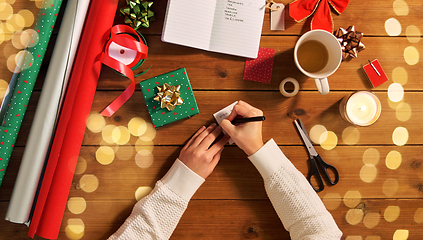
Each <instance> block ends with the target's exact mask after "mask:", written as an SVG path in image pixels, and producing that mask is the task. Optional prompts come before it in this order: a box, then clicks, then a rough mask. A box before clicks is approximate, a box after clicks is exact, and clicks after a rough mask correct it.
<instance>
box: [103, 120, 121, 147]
mask: <svg viewBox="0 0 423 240" xmlns="http://www.w3.org/2000/svg"><path fill="white" fill-rule="evenodd" d="M115 128H117V127H116V126H115V125H113V124H110V125H107V126H105V127H104V128H103V131H102V132H101V136H102V137H103V141H105V142H106V143H109V144H112V143H115V142H114V141H113V138H112V133H113V130H115Z"/></svg>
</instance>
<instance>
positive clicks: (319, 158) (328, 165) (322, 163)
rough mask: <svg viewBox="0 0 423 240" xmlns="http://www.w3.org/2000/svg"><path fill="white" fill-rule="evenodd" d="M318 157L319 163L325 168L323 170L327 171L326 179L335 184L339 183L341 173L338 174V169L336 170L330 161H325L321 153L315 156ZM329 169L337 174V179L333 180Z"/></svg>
mask: <svg viewBox="0 0 423 240" xmlns="http://www.w3.org/2000/svg"><path fill="white" fill-rule="evenodd" d="M314 158H315V159H316V162H317V164H319V166H320V168H321V169H322V170H323V172H324V173H325V176H326V179H327V180H328V182H329V184H330V185H335V184H337V183H338V181H339V174H338V170H336V168H335V167H334V166H332V165H330V164H328V163H326V162H325V161H323V159H322V158H321V157H320V155H317V156H316V157H314ZM328 169H329V170H330V171H332V172H333V174H334V175H335V180H334V181H332V179H331V178H330V175H329V173H328Z"/></svg>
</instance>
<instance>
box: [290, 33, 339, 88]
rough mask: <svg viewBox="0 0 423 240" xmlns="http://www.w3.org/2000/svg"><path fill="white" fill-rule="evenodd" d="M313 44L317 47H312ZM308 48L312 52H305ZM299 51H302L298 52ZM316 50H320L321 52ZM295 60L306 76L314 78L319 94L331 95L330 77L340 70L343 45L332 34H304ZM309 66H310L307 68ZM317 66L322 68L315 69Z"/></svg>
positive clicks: (299, 40)
mask: <svg viewBox="0 0 423 240" xmlns="http://www.w3.org/2000/svg"><path fill="white" fill-rule="evenodd" d="M305 43H306V44H305ZM311 43H313V44H316V45H311ZM316 46H318V47H316ZM307 47H308V48H310V49H309V50H311V51H307V52H305V50H304V49H307ZM301 48H302V49H303V50H301ZM299 49H300V51H298V50H299ZM316 49H319V51H317V50H316ZM315 50H316V51H315ZM325 51H326V52H325ZM302 54H308V55H309V56H307V57H306V58H305V57H303V56H301V55H302ZM299 55H300V59H299V57H298V56H299ZM323 55H324V56H323ZM302 59H304V60H302ZM294 60H295V65H297V67H298V69H300V71H301V72H302V73H304V75H306V76H308V77H311V78H314V81H315V83H316V86H317V90H318V91H319V93H320V94H322V95H324V94H327V93H329V83H328V76H330V75H332V74H333V73H334V72H335V71H336V70H337V69H338V67H339V65H340V64H341V61H342V50H341V44H339V42H338V40H337V39H336V38H335V36H334V35H332V33H330V32H327V31H324V30H319V29H317V30H311V31H309V32H306V33H305V34H303V35H302V36H301V37H300V38H299V39H298V41H297V43H296V44H295V48H294ZM300 62H302V64H303V66H301V64H300ZM307 62H308V63H307ZM307 64H308V65H310V66H308V67H306V65H307ZM316 65H321V66H317V68H314V67H315V66H316ZM305 68H306V69H305ZM312 68H313V69H312Z"/></svg>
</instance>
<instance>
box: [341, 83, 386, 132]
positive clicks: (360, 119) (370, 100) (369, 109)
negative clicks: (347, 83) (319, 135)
mask: <svg viewBox="0 0 423 240" xmlns="http://www.w3.org/2000/svg"><path fill="white" fill-rule="evenodd" d="M339 110H340V112H341V116H342V117H343V118H344V119H345V120H347V121H348V122H350V123H352V124H355V125H358V126H369V125H372V124H373V123H375V122H376V121H377V120H378V118H379V116H380V113H381V111H382V106H381V104H380V101H379V98H378V97H377V96H376V95H375V94H373V93H371V92H368V91H359V92H355V93H353V94H351V95H349V96H346V97H344V99H342V101H341V104H340V105H339Z"/></svg>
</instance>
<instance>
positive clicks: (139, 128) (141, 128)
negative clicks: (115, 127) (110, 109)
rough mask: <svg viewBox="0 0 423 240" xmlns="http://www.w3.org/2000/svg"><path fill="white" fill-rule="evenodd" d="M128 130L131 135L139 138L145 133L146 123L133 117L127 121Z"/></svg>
mask: <svg viewBox="0 0 423 240" xmlns="http://www.w3.org/2000/svg"><path fill="white" fill-rule="evenodd" d="M128 129H129V132H130V133H131V134H132V135H134V136H136V137H139V136H141V135H143V134H144V133H145V132H146V131H147V122H146V121H145V120H144V119H142V118H140V117H134V118H132V119H131V120H130V121H129V123H128Z"/></svg>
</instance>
